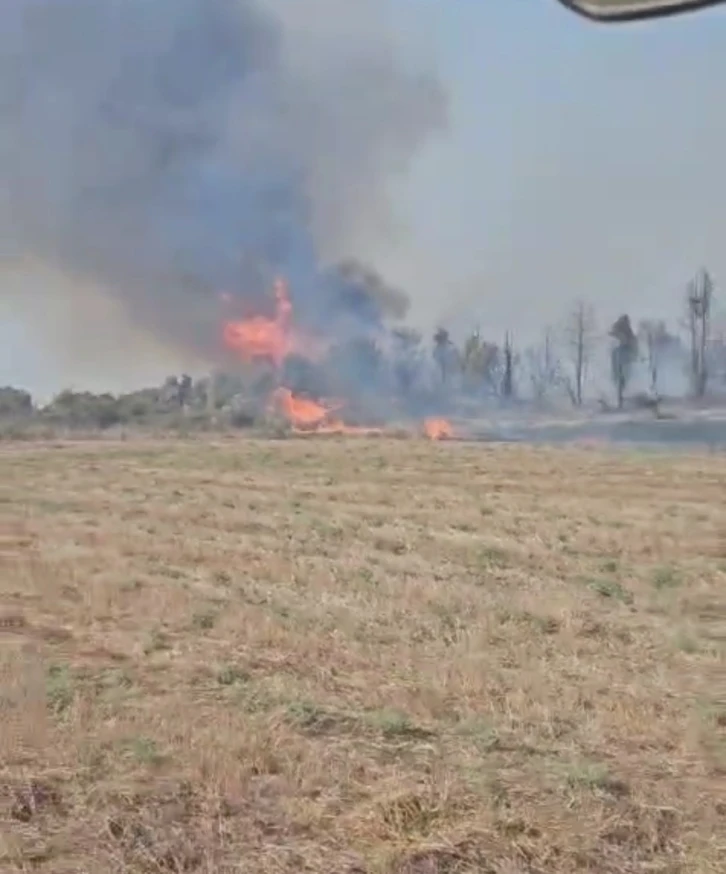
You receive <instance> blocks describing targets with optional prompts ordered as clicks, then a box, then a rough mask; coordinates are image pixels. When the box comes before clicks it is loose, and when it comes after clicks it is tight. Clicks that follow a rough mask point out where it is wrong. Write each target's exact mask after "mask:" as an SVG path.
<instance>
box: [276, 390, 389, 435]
mask: <svg viewBox="0 0 726 874" xmlns="http://www.w3.org/2000/svg"><path fill="white" fill-rule="evenodd" d="M338 406H339V405H338V404H336V405H325V404H321V403H318V401H313V400H311V399H310V398H303V397H300V396H299V395H295V394H293V393H292V392H291V391H290V389H289V388H284V387H281V388H278V389H277V390H276V391H275V392H273V395H272V399H271V401H270V408H271V409H273V410H276V411H279V412H281V413H282V414H283V415H284V416H285V418H286V419H287V420H288V422H290V424H291V425H292V427H293V430H294V431H297V432H298V433H311V432H313V433H315V434H369V435H372V434H380V433H381V429H380V428H359V427H356V426H354V425H346V424H345V422H343V421H342V420H340V419H336V418H334V417H332V415H331V414H332V413H334V412H335V410H336V409H337V407H338Z"/></svg>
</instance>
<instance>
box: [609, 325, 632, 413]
mask: <svg viewBox="0 0 726 874" xmlns="http://www.w3.org/2000/svg"><path fill="white" fill-rule="evenodd" d="M609 333H610V337H611V338H612V340H613V346H612V349H611V350H610V373H611V375H612V380H613V385H614V386H615V392H616V395H617V400H618V409H619V410H622V408H623V401H624V398H625V389H626V388H627V386H628V383H629V382H630V377H631V375H632V372H633V364H635V361H636V359H637V357H638V338H637V337H636V336H635V332H634V331H633V326H632V325H631V324H630V316H628V315H627V314H625V315H622V316H620V317H619V318H618V319H616V320H615V322H614V323H613V325H612V327H611V328H610V332H609Z"/></svg>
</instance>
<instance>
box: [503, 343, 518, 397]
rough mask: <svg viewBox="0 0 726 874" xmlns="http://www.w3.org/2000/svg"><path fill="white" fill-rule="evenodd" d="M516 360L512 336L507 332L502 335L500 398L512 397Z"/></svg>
mask: <svg viewBox="0 0 726 874" xmlns="http://www.w3.org/2000/svg"><path fill="white" fill-rule="evenodd" d="M516 361H517V358H516V356H515V354H514V345H513V343H512V335H511V334H510V333H509V331H507V333H506V334H505V335H504V346H503V347H502V397H503V398H507V399H510V398H513V397H514V368H515V365H516Z"/></svg>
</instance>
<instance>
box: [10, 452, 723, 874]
mask: <svg viewBox="0 0 726 874" xmlns="http://www.w3.org/2000/svg"><path fill="white" fill-rule="evenodd" d="M725 647H726V459H724V458H721V457H719V456H715V455H714V456H703V457H696V456H690V457H666V456H661V455H658V456H647V455H645V454H640V455H636V454H632V453H631V454H626V453H624V452H618V453H615V452H612V453H606V452H604V451H595V450H589V451H588V450H585V449H580V450H575V449H549V450H548V449H532V448H526V447H521V446H517V447H511V446H510V447H493V446H488V445H474V444H470V445H466V444H458V443H448V444H447V443H442V444H428V443H425V442H423V441H418V440H386V439H378V440H376V439H360V440H357V439H348V440H345V439H337V438H333V439H310V440H306V439H298V440H295V439H293V440H281V441H253V440H249V441H235V442H226V441H219V442H217V443H213V442H206V443H205V442H201V441H199V442H193V441H189V442H173V441H170V442H168V443H163V442H157V443H151V442H149V443H143V442H127V443H121V442H119V443H101V442H98V443H91V442H88V443H75V444H74V443H59V444H56V445H50V444H48V445H39V444H27V445H23V444H19V443H18V444H12V443H9V444H5V445H4V446H3V447H0V870H2V871H8V872H11V871H18V872H21V871H22V872H26V871H39V872H43V874H71V872H72V874H81V872H88V874H96V872H98V874H105V872H119V874H122V872H123V874H142V872H143V874H147V872H148V874H162V872H195V874H232V872H250V874H278V872H279V874H297V872H314V874H389V872H396V874H454V872H457V874H463V872H467V874H473V872H483V874H543V872H552V874H568V872H574V871H583V872H584V871H589V872H595V874H606V872H607V874H616V872H618V874H620V872H633V874H635V872H638V874H640V872H642V874H646V872H648V874H676V872H683V874H716V872H719V874H720V872H723V871H724V870H726V681H725V678H724V670H723V667H724V652H725Z"/></svg>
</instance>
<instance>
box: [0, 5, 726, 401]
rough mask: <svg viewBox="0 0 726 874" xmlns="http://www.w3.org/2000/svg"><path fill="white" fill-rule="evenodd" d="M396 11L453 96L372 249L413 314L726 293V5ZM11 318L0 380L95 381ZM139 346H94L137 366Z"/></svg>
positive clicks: (612, 306)
mask: <svg viewBox="0 0 726 874" xmlns="http://www.w3.org/2000/svg"><path fill="white" fill-rule="evenodd" d="M276 2H282V0H276ZM298 2H304V0H298ZM389 5H390V10H391V27H392V28H395V29H397V31H398V32H399V33H400V35H401V38H402V40H403V41H405V43H406V46H407V48H408V50H410V51H411V52H412V56H413V55H415V56H416V58H417V59H418V60H419V61H420V60H421V59H422V58H423V59H424V60H425V62H426V63H427V64H428V65H429V66H431V67H432V68H436V69H437V70H438V73H439V76H440V78H441V80H442V81H443V83H444V85H445V88H446V90H447V91H448V94H449V98H450V101H451V121H450V125H449V129H448V132H447V133H446V134H445V135H443V136H441V137H439V139H438V140H437V141H436V142H435V143H433V144H431V145H430V146H429V147H428V148H427V149H426V150H425V151H424V152H423V153H421V155H420V156H419V158H418V160H417V162H416V165H415V167H414V168H413V171H412V173H411V175H410V177H409V178H408V180H407V182H406V183H405V185H402V186H401V191H400V192H399V210H400V212H401V214H402V216H403V217H404V219H405V222H406V231H407V233H406V235H405V236H404V237H403V238H401V239H397V240H396V243H395V245H394V246H391V251H389V252H386V253H373V254H377V255H378V261H379V264H380V266H381V267H383V268H384V269H386V270H387V271H388V273H389V274H390V275H391V276H392V277H393V278H394V279H395V280H398V281H399V282H400V283H401V284H403V285H404V286H405V287H407V289H408V290H409V291H410V293H411V296H412V299H413V301H414V310H413V313H412V317H413V318H414V320H416V321H418V322H419V323H420V324H421V325H423V326H430V325H432V324H434V323H436V322H437V321H442V322H443V323H444V324H446V325H448V326H450V327H452V328H453V329H457V328H459V327H461V326H462V325H467V324H470V323H471V321H472V320H476V321H478V322H479V323H480V324H481V326H482V329H483V330H484V332H485V333H490V334H491V335H492V337H493V339H496V338H497V337H498V336H499V335H500V334H501V332H503V331H504V330H506V329H507V328H513V329H514V330H515V333H516V334H518V335H519V336H520V337H521V338H522V340H525V339H529V338H530V337H531V336H532V335H533V333H534V332H535V331H536V330H537V329H538V326H539V325H541V324H542V323H544V322H556V321H558V320H559V319H561V317H562V314H563V312H564V310H565V309H566V308H567V305H568V303H569V302H570V301H571V300H572V299H574V298H576V297H578V296H583V297H587V298H589V299H591V300H592V301H593V302H594V303H595V305H596V306H597V308H598V311H599V313H600V315H601V318H602V320H603V322H605V321H606V320H607V319H610V320H612V318H614V317H615V316H617V315H618V314H619V312H621V311H624V310H626V309H627V310H628V311H629V312H630V313H631V315H632V316H633V317H634V318H635V319H637V318H639V317H641V316H644V315H649V314H658V315H661V314H662V315H665V316H668V317H671V318H672V319H673V320H675V319H676V318H677V317H678V315H679V303H680V301H679V295H680V294H681V288H682V286H683V284H684V282H685V281H686V280H687V279H688V278H689V276H690V275H691V274H692V273H693V272H694V271H695V270H696V269H697V268H698V267H699V266H700V265H702V264H705V265H707V266H708V267H709V268H710V269H711V271H712V273H713V274H714V276H715V279H716V282H717V284H718V283H719V282H723V283H724V285H725V286H726V240H725V237H726V174H725V173H724V171H723V167H722V165H723V161H724V155H726V110H725V109H724V101H723V97H724V88H726V12H722V11H711V12H705V13H702V14H699V15H694V16H686V17H684V18H682V19H673V20H670V21H663V22H660V23H658V22H652V23H649V24H643V25H627V26H618V27H602V26H596V25H593V24H588V23H585V22H583V21H580V20H579V19H577V18H576V17H574V16H572V15H571V14H568V13H567V12H565V11H564V10H563V9H561V8H560V7H559V6H558V4H556V3H555V2H554V0H389ZM1 181H2V180H0V183H1ZM363 254H368V253H363ZM0 255H1V249H0ZM6 281H11V280H6ZM0 320H2V321H0V383H8V382H11V383H14V384H25V385H28V387H30V388H32V389H37V390H40V391H42V392H47V391H49V390H53V389H55V388H58V387H60V386H61V385H64V384H68V383H69V382H73V383H74V384H76V385H81V384H83V383H84V382H86V381H87V382H88V383H89V385H92V386H94V387H96V386H97V385H98V378H99V370H100V368H99V367H98V366H96V367H94V366H93V363H92V362H91V361H88V360H87V361H85V362H78V361H75V362H72V361H71V358H72V356H70V357H69V360H68V361H63V362H58V361H57V360H56V359H51V360H49V359H48V358H47V357H46V356H45V355H44V354H43V352H42V347H41V346H39V345H38V344H37V343H35V342H34V341H33V330H32V325H30V324H25V325H23V324H22V319H21V318H19V317H18V314H17V313H16V314H15V316H13V314H12V313H9V312H8V310H7V306H6V308H5V310H0ZM129 336H130V335H129ZM129 336H127V337H126V338H125V339H123V340H122V339H119V338H116V339H114V338H113V337H112V338H110V339H109V340H108V341H106V340H104V341H103V342H100V343H99V344H97V347H98V348H99V349H102V348H104V347H106V348H107V347H108V344H109V343H111V344H113V343H118V344H120V351H122V352H123V354H124V355H125V356H126V357H127V358H128V353H129V348H128V343H129V342H132V340H130V339H129ZM123 344H127V345H126V346H124V345H123ZM89 348H90V347H89ZM145 348H146V347H145ZM131 351H132V352H134V353H135V350H133V349H132V350H131ZM148 354H150V353H148ZM148 354H147V353H144V355H141V354H140V355H139V358H141V359H143V360H144V361H147V360H149V359H148ZM145 356H146V357H145ZM133 357H136V356H135V354H134V356H133ZM152 357H153V356H152ZM163 365H164V366H166V362H164V363H163ZM152 370H153V368H151V369H147V370H145V371H144V373H147V372H148V373H149V374H151V371H152ZM86 375H87V377H88V378H87V379H86ZM118 379H120V376H118V375H117V379H116V380H113V381H114V382H116V381H118Z"/></svg>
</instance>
